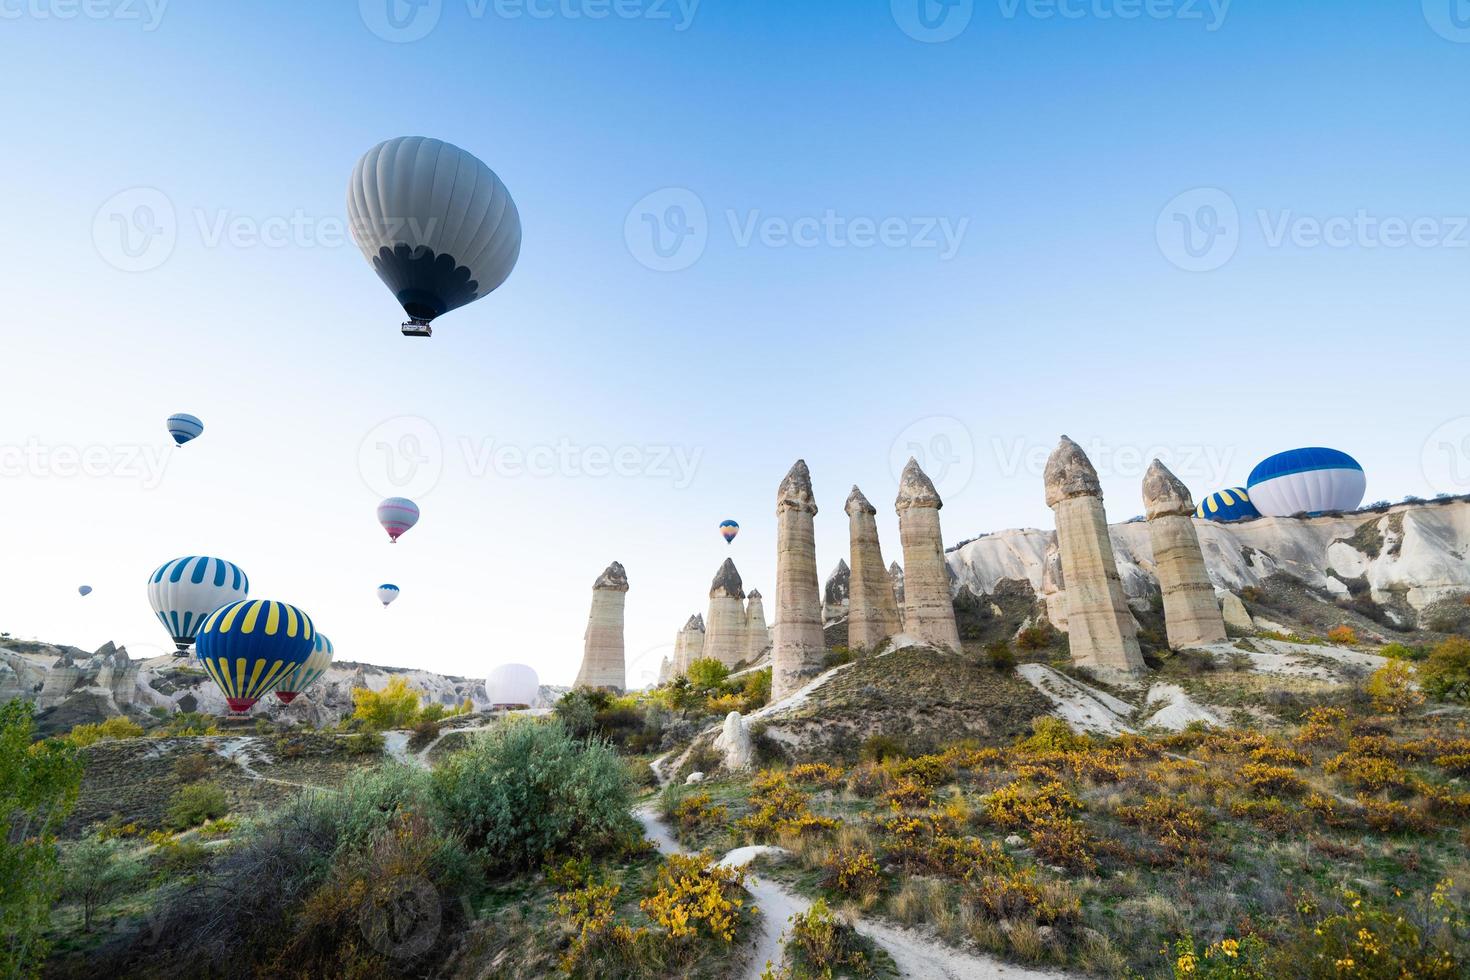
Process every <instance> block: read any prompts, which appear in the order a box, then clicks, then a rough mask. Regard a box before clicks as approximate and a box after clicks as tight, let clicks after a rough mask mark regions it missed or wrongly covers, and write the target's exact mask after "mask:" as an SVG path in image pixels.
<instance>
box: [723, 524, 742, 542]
mask: <svg viewBox="0 0 1470 980" xmlns="http://www.w3.org/2000/svg"><path fill="white" fill-rule="evenodd" d="M739 533H740V525H739V524H736V523H735V522H734V521H721V522H720V534H721V535H722V536H723V537H724V539H725V543H726V544H730V543H731V542H733V541H734V540H735V535H737V534H739Z"/></svg>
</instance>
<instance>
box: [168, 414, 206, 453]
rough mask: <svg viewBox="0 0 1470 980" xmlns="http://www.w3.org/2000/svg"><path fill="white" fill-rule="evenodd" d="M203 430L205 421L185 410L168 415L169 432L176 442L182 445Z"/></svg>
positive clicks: (196, 436)
mask: <svg viewBox="0 0 1470 980" xmlns="http://www.w3.org/2000/svg"><path fill="white" fill-rule="evenodd" d="M203 431H204V423H203V422H201V421H199V420H198V419H197V418H195V417H194V416H192V415H189V414H187V413H185V412H180V413H179V414H177V415H170V416H169V417H168V434H169V435H171V436H173V437H174V442H175V443H177V444H178V445H180V446H182V445H183V444H184V443H186V442H189V441H190V440H192V439H196V438H198V436H199V433H201V432H203Z"/></svg>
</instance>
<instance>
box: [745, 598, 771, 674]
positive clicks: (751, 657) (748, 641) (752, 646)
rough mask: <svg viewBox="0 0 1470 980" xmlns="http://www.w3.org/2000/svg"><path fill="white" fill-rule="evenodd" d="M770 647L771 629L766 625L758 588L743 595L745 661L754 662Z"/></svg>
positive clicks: (764, 611) (764, 610)
mask: <svg viewBox="0 0 1470 980" xmlns="http://www.w3.org/2000/svg"><path fill="white" fill-rule="evenodd" d="M769 649H771V629H770V627H769V626H767V625H766V609H765V605H764V604H763V602H762V600H761V594H760V590H759V589H751V590H750V591H749V592H748V593H746V596H745V662H746V663H754V662H755V661H756V659H757V658H759V657H760V655H761V654H763V653H765V652H766V651H767V650H769Z"/></svg>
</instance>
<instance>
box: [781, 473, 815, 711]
mask: <svg viewBox="0 0 1470 980" xmlns="http://www.w3.org/2000/svg"><path fill="white" fill-rule="evenodd" d="M816 513H817V503H816V499H815V498H814V497H813V495H812V476H811V473H810V472H809V471H808V470H807V466H806V461H805V460H801V459H799V460H797V461H796V463H795V464H794V465H793V466H792V467H791V469H790V471H789V472H787V474H786V476H785V478H783V479H782V480H781V485H780V487H779V488H777V491H776V630H775V636H774V637H773V640H772V647H771V698H772V699H773V700H777V701H779V700H780V699H782V698H784V697H787V696H788V695H790V694H793V693H795V692H796V691H797V690H798V689H800V688H801V687H802V686H803V685H804V684H806V682H807V681H809V680H811V679H812V678H813V677H815V676H816V675H817V674H819V673H821V670H822V660H823V658H824V657H825V656H826V641H825V639H824V637H823V636H822V593H821V586H820V585H819V584H818V582H817V544H816V530H815V527H814V526H813V518H814V517H815V516H816Z"/></svg>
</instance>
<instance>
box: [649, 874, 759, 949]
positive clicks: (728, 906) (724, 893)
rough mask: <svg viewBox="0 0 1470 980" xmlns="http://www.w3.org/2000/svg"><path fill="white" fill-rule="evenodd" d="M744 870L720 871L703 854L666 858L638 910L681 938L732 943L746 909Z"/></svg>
mask: <svg viewBox="0 0 1470 980" xmlns="http://www.w3.org/2000/svg"><path fill="white" fill-rule="evenodd" d="M744 886H745V869H743V868H722V867H720V866H719V865H718V864H716V863H715V862H714V859H713V858H712V857H710V856H709V855H707V854H694V855H684V854H670V855H669V856H668V857H667V858H665V859H664V863H663V865H662V866H661V867H660V868H659V869H658V880H657V886H656V890H655V891H654V893H653V894H652V895H650V896H649V897H647V898H645V899H644V900H643V901H641V902H639V903H638V904H639V908H641V909H643V911H644V912H646V913H647V914H648V917H649V918H650V919H652V920H653V921H654V922H656V923H658V924H659V925H660V926H663V928H664V929H666V930H668V934H669V936H671V937H673V938H676V939H677V938H682V937H685V936H693V935H696V934H697V933H700V932H703V933H705V934H706V935H708V936H710V937H713V938H716V939H719V940H720V941H721V942H726V943H729V942H733V941H734V940H735V932H736V930H737V929H738V928H739V926H740V922H741V918H742V916H748V915H750V914H752V913H753V912H754V909H753V908H752V909H746V908H745V907H744V906H745V900H744V898H743V889H744Z"/></svg>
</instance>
